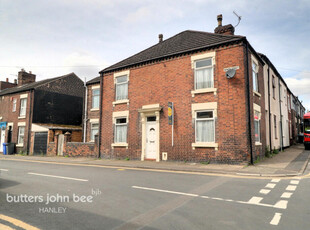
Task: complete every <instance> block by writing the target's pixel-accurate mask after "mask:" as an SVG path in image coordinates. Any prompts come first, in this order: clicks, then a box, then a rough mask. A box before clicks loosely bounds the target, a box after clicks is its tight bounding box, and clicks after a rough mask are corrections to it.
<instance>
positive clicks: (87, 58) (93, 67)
mask: <svg viewBox="0 0 310 230" xmlns="http://www.w3.org/2000/svg"><path fill="white" fill-rule="evenodd" d="M63 65H64V66H65V67H66V69H67V70H68V72H74V73H76V74H77V75H78V76H79V77H80V78H81V79H84V78H85V77H86V79H87V80H90V79H92V78H95V77H97V76H98V75H99V71H100V70H102V69H104V68H105V67H107V66H108V65H109V64H108V62H106V61H104V60H101V59H100V58H98V57H96V56H95V55H92V54H90V53H89V52H86V51H76V52H73V53H71V54H69V55H68V56H66V57H65V58H64V60H63Z"/></svg>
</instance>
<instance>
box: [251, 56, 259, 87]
mask: <svg viewBox="0 0 310 230" xmlns="http://www.w3.org/2000/svg"><path fill="white" fill-rule="evenodd" d="M252 77H253V90H254V91H256V92H258V65H257V64H256V63H255V62H252Z"/></svg>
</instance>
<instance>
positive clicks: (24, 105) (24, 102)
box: [19, 98, 27, 117]
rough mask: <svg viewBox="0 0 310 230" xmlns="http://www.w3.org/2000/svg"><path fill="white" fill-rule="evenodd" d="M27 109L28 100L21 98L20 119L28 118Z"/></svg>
mask: <svg viewBox="0 0 310 230" xmlns="http://www.w3.org/2000/svg"><path fill="white" fill-rule="evenodd" d="M26 108H27V98H21V99H20V110H19V116H20V117H24V116H26Z"/></svg>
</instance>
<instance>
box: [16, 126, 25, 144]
mask: <svg viewBox="0 0 310 230" xmlns="http://www.w3.org/2000/svg"><path fill="white" fill-rule="evenodd" d="M22 129H23V130H24V132H23V134H22V135H21V130H22ZM25 129H26V126H18V136H17V145H19V146H23V145H24V140H25ZM21 136H22V137H23V142H21V141H20V139H21Z"/></svg>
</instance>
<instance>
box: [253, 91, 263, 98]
mask: <svg viewBox="0 0 310 230" xmlns="http://www.w3.org/2000/svg"><path fill="white" fill-rule="evenodd" d="M253 95H256V96H258V97H261V96H262V95H261V94H260V93H259V92H257V91H255V90H253Z"/></svg>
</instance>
